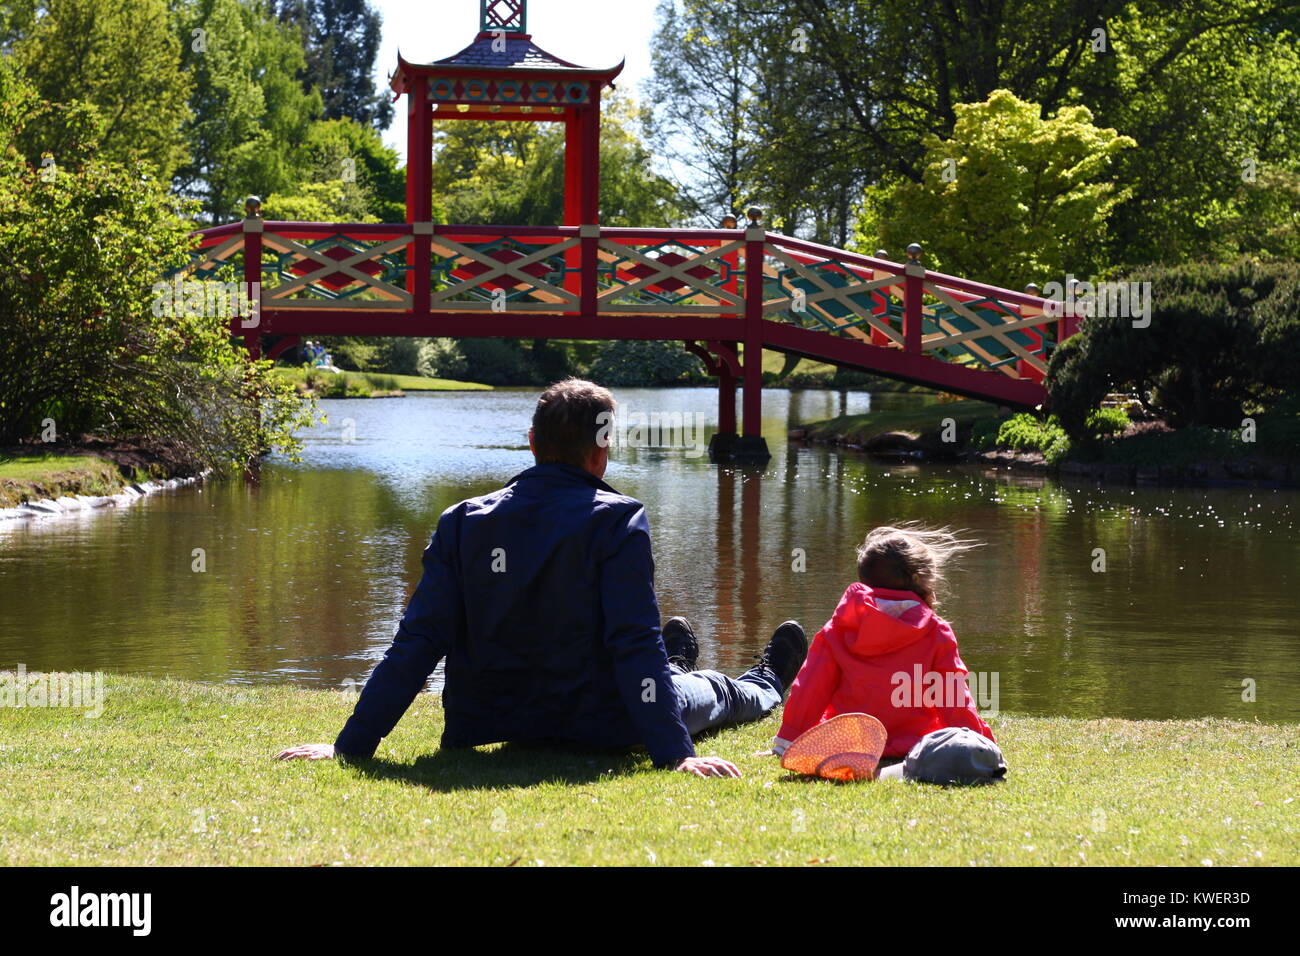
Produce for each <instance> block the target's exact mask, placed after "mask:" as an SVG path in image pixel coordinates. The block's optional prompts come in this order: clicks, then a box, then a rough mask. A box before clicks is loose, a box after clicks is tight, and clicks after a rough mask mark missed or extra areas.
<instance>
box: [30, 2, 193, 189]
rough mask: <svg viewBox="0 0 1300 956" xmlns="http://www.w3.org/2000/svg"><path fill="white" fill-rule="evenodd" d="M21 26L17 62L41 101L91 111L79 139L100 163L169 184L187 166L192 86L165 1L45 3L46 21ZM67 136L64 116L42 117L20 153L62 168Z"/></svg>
mask: <svg viewBox="0 0 1300 956" xmlns="http://www.w3.org/2000/svg"><path fill="white" fill-rule="evenodd" d="M19 27H25V28H26V29H27V30H28V31H29V32H27V33H26V34H25V35H24V36H22V37H21V38H20V39H18V40H17V42H16V43H14V54H13V56H14V61H15V63H16V64H18V66H19V68H20V69H21V70H22V71H23V73H24V74H25V75H26V76H27V77H28V79H29V80H30V82H31V83H32V84H33V85H34V87H35V89H36V91H37V93H38V94H39V95H40V96H41V97H42V98H43V99H45V100H47V101H49V102H51V103H72V102H74V101H76V102H81V103H86V104H89V105H90V106H93V107H94V112H93V114H91V113H86V114H84V115H85V116H86V118H87V120H88V121H89V125H88V126H85V127H82V128H81V130H82V132H83V133H85V134H86V135H90V136H93V138H94V140H95V142H96V143H97V144H98V149H99V150H100V153H101V155H102V157H103V158H104V159H108V160H114V161H118V162H122V163H126V164H128V165H132V166H135V165H138V164H147V165H148V166H149V167H151V170H152V172H153V173H154V174H155V175H158V176H160V177H162V178H163V179H164V180H165V179H167V178H169V177H170V176H171V174H172V171H173V170H175V169H176V167H177V166H178V165H179V164H180V163H181V162H182V161H183V160H184V157H185V138H184V135H183V132H182V125H183V123H184V122H185V120H186V119H187V115H188V111H187V108H186V101H187V99H188V97H189V93H190V81H189V77H188V76H187V75H186V73H185V72H184V71H183V70H182V69H181V64H180V43H179V42H178V40H177V37H176V33H175V30H174V27H173V17H172V14H171V13H170V12H169V10H168V8H167V4H166V2H165V0H49V2H47V3H45V4H44V15H43V16H40V17H37V18H35V19H34V20H27V21H23V20H16V21H14V23H13V28H14V29H17V28H19ZM92 116H93V119H91V117H92ZM69 132H70V129H69V127H68V126H67V125H65V124H64V123H63V122H62V121H61V119H60V111H59V110H46V111H43V112H42V113H41V114H40V115H39V116H34V117H32V118H31V119H30V121H29V122H28V124H27V125H26V126H25V128H24V131H23V136H22V138H21V140H20V141H19V143H18V146H19V148H21V149H22V150H23V152H24V153H25V154H26V155H28V156H40V155H42V154H50V155H51V156H52V157H53V158H54V161H55V162H59V161H60V159H61V157H62V155H63V154H65V153H67V152H68V151H70V150H75V149H76V148H77V147H76V144H75V143H74V142H72V141H71V140H69V139H67V134H68V133H69Z"/></svg>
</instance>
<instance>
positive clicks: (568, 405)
mask: <svg viewBox="0 0 1300 956" xmlns="http://www.w3.org/2000/svg"><path fill="white" fill-rule="evenodd" d="M602 414H604V415H605V416H606V417H605V418H604V419H602V417H601V416H602ZM613 414H614V396H613V395H611V394H610V393H609V391H608V390H607V389H604V388H602V387H601V386H599V385H597V384H596V383H595V382H588V381H586V380H585V379H581V378H566V379H564V380H563V381H560V382H556V383H555V384H554V385H552V386H551V387H550V388H548V389H547V390H546V391H544V392H542V395H541V397H540V398H539V399H537V409H536V410H535V411H534V412H533V447H534V449H535V451H536V454H537V463H538V464H543V463H545V462H560V463H562V464H566V465H573V466H574V467H575V468H581V467H583V466H584V465H585V464H586V461H587V459H588V457H590V455H591V453H592V452H593V451H595V450H596V448H597V447H599V442H598V438H599V435H600V431H601V428H602V427H604V426H607V425H608V417H609V416H612V415H613Z"/></svg>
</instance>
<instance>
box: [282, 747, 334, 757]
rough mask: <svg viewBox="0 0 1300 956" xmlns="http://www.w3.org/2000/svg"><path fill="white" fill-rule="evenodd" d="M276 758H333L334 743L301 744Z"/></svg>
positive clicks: (284, 751)
mask: <svg viewBox="0 0 1300 956" xmlns="http://www.w3.org/2000/svg"><path fill="white" fill-rule="evenodd" d="M275 759H276V760H333V759H334V745H333V744H299V745H298V746H297V747H290V748H289V749H288V750H281V751H280V752H279V753H278V754H276V755H275Z"/></svg>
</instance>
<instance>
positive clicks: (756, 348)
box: [184, 0, 1076, 455]
mask: <svg viewBox="0 0 1300 956" xmlns="http://www.w3.org/2000/svg"><path fill="white" fill-rule="evenodd" d="M481 7H482V20H481V32H480V33H479V35H478V36H477V37H476V38H475V40H474V41H473V43H471V44H470V45H469V46H468V47H466V48H465V49H464V50H462V51H461V52H460V53H457V54H456V55H454V56H451V57H448V58H446V59H444V60H439V61H436V62H434V63H429V64H412V63H409V62H407V61H406V60H405V59H403V58H401V57H400V56H399V58H398V68H397V72H396V73H395V74H394V75H393V78H392V86H393V89H394V90H395V91H396V93H397V94H398V95H399V96H400V95H405V96H407V97H408V107H409V122H408V152H407V156H408V162H407V168H406V175H407V202H406V205H407V214H406V220H407V221H406V222H405V223H367V224H359V223H312V222H281V221H264V220H263V219H262V218H260V204H258V203H256V202H254V201H252V200H250V203H249V207H248V217H247V218H245V219H244V220H243V221H242V222H236V223H231V224H229V225H224V226H217V227H215V228H212V229H205V230H202V231H200V232H199V233H198V234H197V238H198V249H197V251H196V252H195V253H194V255H193V257H192V260H191V262H190V264H189V265H188V266H187V267H186V268H185V270H184V272H185V274H187V275H188V276H191V277H193V278H197V279H215V280H222V281H234V280H237V279H242V280H243V281H245V282H247V283H250V284H251V283H257V288H258V290H259V296H258V301H259V307H260V316H259V320H258V322H257V323H256V324H255V325H252V326H251V327H247V328H246V327H244V325H243V324H242V323H241V322H240V321H239V320H237V319H236V320H232V324H231V327H232V331H233V332H234V334H235V335H237V336H239V337H241V338H242V339H243V340H244V342H245V344H246V345H247V347H248V350H249V352H250V353H251V354H252V355H254V356H260V355H263V354H265V355H267V356H268V357H271V358H275V357H277V356H279V355H281V354H283V353H284V352H285V351H286V350H288V349H291V348H294V347H296V346H298V345H300V344H301V342H302V341H303V339H304V338H305V337H306V336H309V335H349V336H358V335H401V336H452V337H507V338H534V339H548V338H558V339H659V340H676V341H681V342H682V343H684V345H685V347H686V348H688V349H689V350H690V351H691V352H692V353H694V354H696V355H698V356H699V357H700V359H701V360H702V361H703V362H704V364H705V366H706V368H707V369H708V371H709V373H710V374H711V375H713V376H715V377H716V378H717V382H718V399H719V406H718V408H719V437H718V438H717V439H715V451H719V452H722V453H724V454H725V453H728V452H734V453H737V454H741V455H744V454H759V455H766V446H765V445H764V444H763V439H762V437H761V435H760V430H759V416H760V411H761V397H762V353H763V350H764V349H770V350H774V351H778V352H783V353H785V354H787V355H793V356H800V357H804V358H809V359H813V360H816V361H821V362H829V363H832V364H835V365H839V366H843V367H849V368H855V369H861V370H864V371H868V372H871V373H874V374H877V375H882V376H885V377H888V378H894V379H899V380H902V381H907V382H914V383H917V384H921V385H925V386H929V387H932V388H936V389H941V390H944V391H948V392H953V393H956V394H960V395H967V396H971V397H975V398H981V399H986V400H988V401H993V402H998V403H1000V404H1004V405H1010V406H1016V407H1033V406H1036V405H1039V404H1041V403H1042V402H1043V401H1044V400H1045V398H1046V392H1045V389H1044V388H1043V384H1042V383H1043V379H1044V375H1045V372H1046V358H1047V355H1048V353H1049V352H1050V350H1051V349H1052V348H1053V347H1054V346H1055V345H1056V343H1058V342H1060V341H1061V340H1063V339H1064V338H1065V337H1067V336H1068V335H1070V334H1071V333H1072V332H1073V331H1074V326H1075V323H1076V320H1075V319H1073V318H1071V317H1064V318H1058V317H1056V316H1053V315H1049V314H1048V313H1047V311H1046V303H1045V301H1044V300H1043V299H1041V298H1039V297H1038V296H1036V295H1029V294H1026V293H1021V292H1014V291H1011V290H1008V289H1000V288H997V287H994V286H988V285H984V284H981V283H977V282H970V281H967V280H965V279H960V278H957V277H955V276H948V275H943V274H940V273H936V272H930V271H928V270H926V269H925V268H924V266H923V265H922V263H921V257H920V253H921V250H920V248H919V246H911V247H909V250H908V260H907V261H906V262H905V263H903V262H895V261H890V260H887V259H885V258H882V257H878V256H864V255H859V254H857V253H853V252H848V251H845V250H842V249H834V248H831V247H828V246H822V245H818V244H816V243H812V242H807V241H804V240H800V239H796V238H793V237H790V236H784V235H780V234H778V233H773V232H768V231H767V230H765V229H764V228H763V227H762V225H761V214H760V213H759V212H758V211H757V210H752V211H751V215H750V220H751V221H750V224H749V226H748V227H747V228H738V227H737V226H736V223H735V220H734V218H733V217H727V218H726V219H725V220H724V228H718V229H637V228H606V227H602V226H600V225H599V221H600V217H599V208H598V207H599V201H598V197H599V182H600V173H599V170H600V158H599V131H600V97H601V92H602V90H603V89H604V88H605V87H607V86H611V85H612V84H613V79H614V77H615V76H617V75H618V73H619V72H620V71H621V69H622V64H620V65H618V66H617V67H613V68H610V69H606V70H591V69H586V68H583V67H579V66H576V65H574V64H572V63H567V62H565V61H563V60H560V59H559V58H557V57H554V56H552V55H551V54H549V53H547V52H546V51H544V50H542V49H540V48H539V47H537V46H536V45H535V44H534V43H533V42H532V40H531V37H530V36H529V35H528V33H527V32H526V31H527V12H526V4H525V0H481ZM435 119H436V120H457V119H471V120H487V121H502V120H507V121H530V122H563V123H564V124H565V130H566V146H565V209H564V218H565V223H566V224H565V225H561V226H553V227H531V226H476V225H442V224H435V223H434V222H432V216H431V212H432V202H431V183H432V163H433V152H432V144H433V140H432V123H433V121H434V120H435ZM738 385H740V386H742V387H743V403H742V407H743V431H742V432H741V434H740V435H739V436H738V435H737V422H736V413H735V391H736V388H737V386H738Z"/></svg>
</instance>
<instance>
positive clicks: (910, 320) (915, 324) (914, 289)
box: [903, 262, 925, 355]
mask: <svg viewBox="0 0 1300 956" xmlns="http://www.w3.org/2000/svg"><path fill="white" fill-rule="evenodd" d="M904 269H905V271H906V273H907V274H906V276H905V277H904V281H903V347H904V350H905V351H907V352H910V353H911V354H913V355H920V354H921V296H922V295H923V289H922V285H921V283H922V282H923V281H924V279H925V266H923V265H921V264H920V263H919V262H909V263H908V264H907V265H906V266H904Z"/></svg>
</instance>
